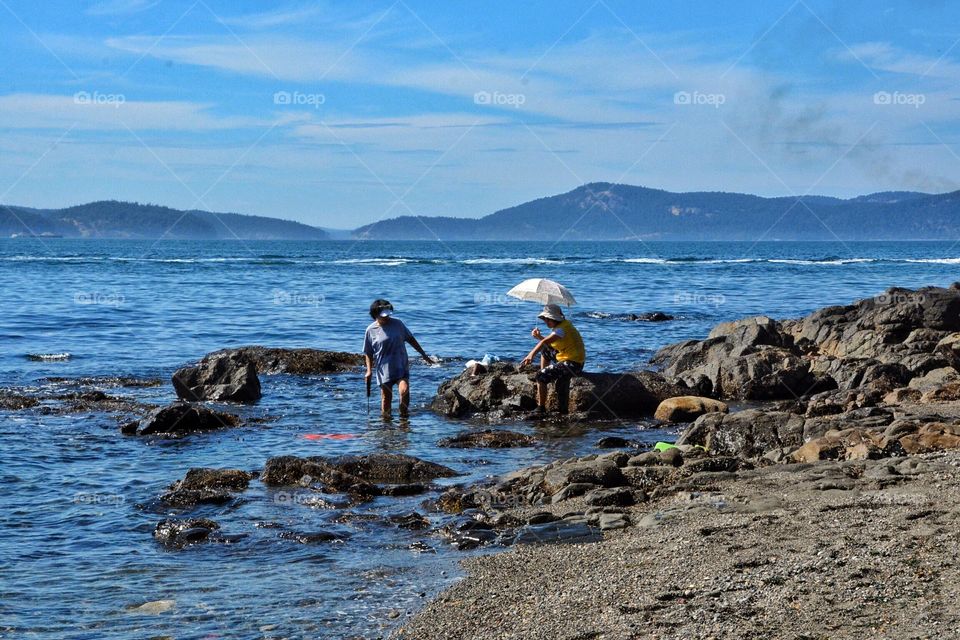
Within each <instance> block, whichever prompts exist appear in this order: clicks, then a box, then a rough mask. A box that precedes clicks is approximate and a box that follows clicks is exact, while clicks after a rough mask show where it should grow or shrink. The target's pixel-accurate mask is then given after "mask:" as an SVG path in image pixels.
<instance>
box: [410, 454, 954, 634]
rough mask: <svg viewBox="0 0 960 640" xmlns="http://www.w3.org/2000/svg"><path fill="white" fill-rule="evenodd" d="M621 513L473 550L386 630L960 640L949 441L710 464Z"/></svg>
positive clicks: (564, 508)
mask: <svg viewBox="0 0 960 640" xmlns="http://www.w3.org/2000/svg"><path fill="white" fill-rule="evenodd" d="M571 506H572V505H571V503H569V502H565V503H561V504H557V505H553V506H552V507H548V508H551V509H554V510H556V511H557V513H562V512H566V511H569V510H570V509H571ZM628 511H629V515H630V519H631V520H632V522H633V526H631V527H630V528H628V529H623V530H617V531H609V532H605V533H604V539H603V541H602V542H599V543H593V544H568V545H540V546H518V547H515V548H513V549H511V550H509V551H507V552H505V553H501V554H498V555H494V556H488V557H482V558H476V559H471V560H469V561H468V562H466V563H465V564H466V568H467V571H468V572H469V577H467V578H466V579H464V580H463V581H461V582H460V583H458V584H457V585H455V586H454V587H453V588H451V589H450V590H448V591H447V592H445V593H443V594H442V595H441V596H440V597H439V598H437V599H436V600H435V601H434V602H432V603H431V604H429V605H428V606H427V607H426V608H425V609H424V610H423V611H421V612H420V613H419V614H418V615H416V616H415V617H413V618H412V619H411V620H410V621H409V622H408V623H407V624H406V625H405V626H403V627H402V628H401V629H399V630H398V631H397V632H396V634H395V637H396V638H404V639H407V638H422V639H424V640H427V639H429V640H439V639H441V638H451V639H452V638H463V639H471V640H479V639H484V638H524V639H527V638H530V639H535V638H549V639H551V640H559V639H568V640H573V639H578V640H586V639H594V638H596V639H614V638H616V639H619V638H697V639H700V638H789V639H792V640H814V639H817V640H819V639H828V638H829V639H834V638H916V639H920V638H938V639H948V638H960V599H958V595H960V574H958V568H957V562H958V560H957V559H958V557H960V453H958V452H949V453H940V454H927V455H923V456H914V457H907V458H886V459H881V460H867V461H847V462H820V463H816V464H812V465H808V464H794V465H775V466H770V467H766V468H762V469H757V470H751V471H742V472H739V473H737V474H735V475H734V474H718V475H717V478H716V483H714V484H713V485H712V486H711V487H708V488H707V489H706V490H704V491H702V492H690V491H684V492H680V493H678V494H676V495H672V496H669V497H666V498H663V499H661V500H659V501H654V502H647V503H643V504H640V505H638V506H636V507H633V508H631V509H629V510H628Z"/></svg>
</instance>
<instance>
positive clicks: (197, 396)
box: [172, 354, 260, 402]
mask: <svg viewBox="0 0 960 640" xmlns="http://www.w3.org/2000/svg"><path fill="white" fill-rule="evenodd" d="M172 381H173V388H174V389H175V390H176V392H177V397H179V398H180V399H181V400H187V401H190V402H199V401H204V400H212V401H215V402H256V401H257V400H259V399H260V379H259V378H257V367H256V365H255V364H254V363H253V361H251V360H249V359H247V358H245V357H244V356H242V355H240V354H230V355H228V354H223V355H219V356H215V357H206V358H204V359H203V360H201V361H200V362H199V363H198V364H197V365H196V366H192V367H183V368H181V369H178V370H177V371H176V372H175V373H174V374H173V378H172Z"/></svg>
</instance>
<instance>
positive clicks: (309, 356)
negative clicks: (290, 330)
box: [201, 345, 363, 375]
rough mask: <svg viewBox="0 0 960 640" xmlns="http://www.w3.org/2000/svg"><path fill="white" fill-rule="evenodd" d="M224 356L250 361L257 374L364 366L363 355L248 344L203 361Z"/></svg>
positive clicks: (350, 369) (205, 358)
mask: <svg viewBox="0 0 960 640" xmlns="http://www.w3.org/2000/svg"><path fill="white" fill-rule="evenodd" d="M223 356H227V357H237V358H241V359H243V360H247V361H249V362H252V363H253V364H254V366H255V367H256V370H257V372H258V373H261V374H272V373H290V374H295V375H314V374H323V373H339V372H343V371H352V370H353V369H356V368H357V367H359V366H360V365H362V364H363V356H362V355H360V354H357V353H347V352H344V351H324V350H322V349H285V348H278V347H261V346H258V345H251V346H245V347H236V348H233V349H222V350H220V351H214V352H212V353H208V354H207V355H206V356H204V358H203V360H202V361H201V362H203V361H206V360H212V359H216V358H220V357H223Z"/></svg>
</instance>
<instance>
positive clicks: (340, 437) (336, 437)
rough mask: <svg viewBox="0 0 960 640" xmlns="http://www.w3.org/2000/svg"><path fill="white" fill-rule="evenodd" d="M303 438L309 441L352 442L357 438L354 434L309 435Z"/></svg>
mask: <svg viewBox="0 0 960 640" xmlns="http://www.w3.org/2000/svg"><path fill="white" fill-rule="evenodd" d="M303 437H304V438H306V439H307V440H350V439H352V438H356V437H357V436H355V435H354V434H352V433H308V434H307V435H305V436H303Z"/></svg>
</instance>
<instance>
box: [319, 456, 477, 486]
mask: <svg viewBox="0 0 960 640" xmlns="http://www.w3.org/2000/svg"><path fill="white" fill-rule="evenodd" d="M334 460H335V461H334V464H335V465H336V466H337V467H338V468H339V469H342V470H343V471H344V472H346V473H349V474H352V475H355V476H358V477H361V478H363V479H365V480H367V481H370V482H389V483H395V484H402V483H411V482H421V481H424V480H433V479H435V478H452V477H454V476H456V475H458V473H457V472H456V471H454V470H453V469H451V468H450V467H445V466H443V465H440V464H436V463H434V462H430V461H428V460H421V459H420V458H415V457H413V456H408V455H403V454H399V453H371V454H368V455H363V456H341V457H339V458H335V459H334Z"/></svg>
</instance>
